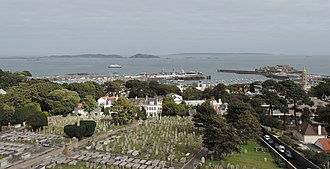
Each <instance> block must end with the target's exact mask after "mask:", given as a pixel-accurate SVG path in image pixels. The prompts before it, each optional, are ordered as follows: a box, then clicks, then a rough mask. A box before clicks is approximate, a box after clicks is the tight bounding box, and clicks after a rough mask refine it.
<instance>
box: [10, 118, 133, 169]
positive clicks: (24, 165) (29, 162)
mask: <svg viewBox="0 0 330 169" xmlns="http://www.w3.org/2000/svg"><path fill="white" fill-rule="evenodd" d="M137 125H138V123H133V124H131V125H129V126H127V127H125V128H121V129H115V130H113V131H110V132H106V133H103V134H100V135H97V136H96V137H94V140H100V139H103V138H106V137H107V136H108V135H109V134H116V133H117V132H119V131H121V130H127V129H128V128H133V127H136V126H137ZM89 140H91V138H86V139H83V140H80V141H79V142H78V146H79V147H81V146H84V145H85V144H87V143H88V141H89ZM62 152H63V148H58V149H54V150H53V151H50V152H47V153H45V154H42V155H38V156H37V157H35V158H33V159H28V160H27V161H23V162H21V163H18V164H14V165H12V166H10V167H9V168H8V169H18V168H29V167H30V166H33V165H36V164H38V163H40V162H41V161H42V160H44V159H46V157H49V156H56V155H59V154H61V153H62Z"/></svg>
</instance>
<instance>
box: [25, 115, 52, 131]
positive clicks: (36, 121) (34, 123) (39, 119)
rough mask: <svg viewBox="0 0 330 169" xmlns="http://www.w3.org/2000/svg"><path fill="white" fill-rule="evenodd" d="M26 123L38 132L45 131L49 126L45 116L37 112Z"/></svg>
mask: <svg viewBox="0 0 330 169" xmlns="http://www.w3.org/2000/svg"><path fill="white" fill-rule="evenodd" d="M26 123H27V124H28V125H30V126H31V128H32V130H33V131H36V130H37V129H39V128H41V129H43V127H44V126H48V119H47V116H46V115H45V114H43V113H41V112H35V113H33V114H31V115H30V116H29V117H28V118H27V120H26Z"/></svg>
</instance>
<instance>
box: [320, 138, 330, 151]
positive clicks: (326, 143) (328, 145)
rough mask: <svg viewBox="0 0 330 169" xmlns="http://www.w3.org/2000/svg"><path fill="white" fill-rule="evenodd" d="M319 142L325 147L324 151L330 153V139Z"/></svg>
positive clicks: (322, 139)
mask: <svg viewBox="0 0 330 169" xmlns="http://www.w3.org/2000/svg"><path fill="white" fill-rule="evenodd" d="M319 141H320V143H321V145H322V147H323V151H325V152H330V139H329V138H320V139H319Z"/></svg>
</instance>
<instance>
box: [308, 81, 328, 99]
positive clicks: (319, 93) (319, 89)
mask: <svg viewBox="0 0 330 169" xmlns="http://www.w3.org/2000/svg"><path fill="white" fill-rule="evenodd" d="M311 94H312V95H313V96H316V97H317V98H319V99H322V98H323V97H324V96H330V83H329V82H327V83H320V84H318V85H317V86H315V87H313V88H312V90H311Z"/></svg>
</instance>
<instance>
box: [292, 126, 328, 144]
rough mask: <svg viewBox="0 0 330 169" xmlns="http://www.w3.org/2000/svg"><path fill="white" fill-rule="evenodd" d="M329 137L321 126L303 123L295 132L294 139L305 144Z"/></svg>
mask: <svg viewBox="0 0 330 169" xmlns="http://www.w3.org/2000/svg"><path fill="white" fill-rule="evenodd" d="M327 136H328V133H327V131H326V130H325V128H324V127H322V126H321V125H320V124H319V125H317V126H312V125H310V124H309V123H307V122H303V123H301V124H299V125H298V126H296V127H295V128H294V130H293V137H295V138H297V139H298V140H299V141H301V142H303V143H315V142H316V141H317V140H318V139H320V138H327Z"/></svg>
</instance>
